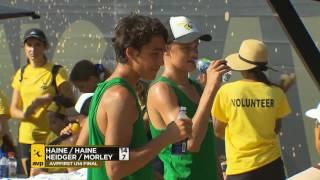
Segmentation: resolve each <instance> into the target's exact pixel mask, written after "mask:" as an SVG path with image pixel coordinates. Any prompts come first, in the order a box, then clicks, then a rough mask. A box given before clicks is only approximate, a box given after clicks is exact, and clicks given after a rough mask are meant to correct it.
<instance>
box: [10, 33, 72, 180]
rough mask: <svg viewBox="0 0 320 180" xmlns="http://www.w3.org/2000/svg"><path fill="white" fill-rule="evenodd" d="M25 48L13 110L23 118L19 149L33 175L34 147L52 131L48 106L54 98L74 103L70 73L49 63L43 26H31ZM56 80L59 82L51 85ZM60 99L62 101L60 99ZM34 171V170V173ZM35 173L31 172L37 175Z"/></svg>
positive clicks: (23, 161)
mask: <svg viewBox="0 0 320 180" xmlns="http://www.w3.org/2000/svg"><path fill="white" fill-rule="evenodd" d="M23 48H24V52H25V55H26V57H27V65H25V66H23V67H22V68H21V69H19V70H18V71H17V72H16V74H15V76H14V79H13V81H12V87H13V94H12V101H11V106H10V113H11V116H12V117H13V118H16V119H19V120H20V126H19V150H20V156H21V161H22V166H23V169H24V172H25V174H26V175H27V176H29V175H30V146H31V144H34V143H40V144H41V143H45V142H46V140H47V137H48V135H49V133H50V128H49V122H48V118H47V108H48V106H49V104H50V103H51V102H53V101H55V102H56V103H58V101H59V100H61V99H62V100H66V101H67V102H68V103H71V104H73V93H72V88H71V84H70V83H69V82H68V81H67V72H66V71H65V70H64V69H63V68H58V71H57V72H56V76H55V78H54V76H53V68H54V67H55V66H54V65H53V64H52V63H50V62H49V60H48V59H47V57H46V55H45V53H44V52H45V51H46V50H47V49H48V48H49V43H48V40H47V38H46V36H45V34H44V32H43V31H41V30H40V29H29V30H27V31H26V32H25V34H24V38H23ZM51 82H55V84H51ZM59 102H60V101H59ZM33 172H34V173H33ZM35 173H36V172H35V171H32V172H31V175H33V174H35Z"/></svg>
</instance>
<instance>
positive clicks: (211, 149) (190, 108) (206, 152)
mask: <svg viewBox="0 0 320 180" xmlns="http://www.w3.org/2000/svg"><path fill="white" fill-rule="evenodd" d="M159 81H160V82H164V83H166V84H168V85H169V86H170V87H171V88H172V89H173V90H174V92H175V94H176V96H177V99H178V103H179V106H185V107H187V115H188V116H189V117H190V118H192V117H193V116H194V114H195V112H196V110H197V108H198V104H195V103H194V102H192V101H191V100H190V99H189V98H188V97H187V96H186V94H185V93H184V92H183V91H182V90H181V89H180V88H179V87H178V86H177V84H176V83H175V82H173V81H171V80H169V79H168V78H166V77H163V76H161V77H159V78H158V79H157V80H156V81H155V82H154V83H156V82H159ZM189 81H190V82H191V83H192V84H193V85H194V86H195V87H196V89H197V91H198V92H199V93H200V94H202V88H201V86H200V85H199V84H198V83H196V82H195V81H193V80H191V79H189ZM150 129H151V134H152V137H153V138H155V137H157V136H159V135H160V134H161V133H162V132H163V131H164V129H156V128H155V127H154V126H153V125H152V124H151V123H150ZM214 137H215V136H214V134H213V126H212V122H209V120H208V130H207V133H206V136H205V138H204V140H203V142H202V145H201V148H200V151H199V152H197V153H191V152H187V153H185V154H183V155H174V154H172V153H171V147H172V145H171V144H170V145H168V146H166V147H165V148H164V149H163V150H162V151H161V152H160V154H159V157H160V159H161V160H162V162H163V164H164V178H165V179H166V180H173V179H174V180H177V179H192V180H198V179H211V180H215V179H217V167H216V152H215V138H214Z"/></svg>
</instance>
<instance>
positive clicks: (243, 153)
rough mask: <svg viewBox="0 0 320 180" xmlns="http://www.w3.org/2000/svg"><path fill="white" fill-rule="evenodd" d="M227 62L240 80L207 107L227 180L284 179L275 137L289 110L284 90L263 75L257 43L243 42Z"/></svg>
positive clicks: (264, 57) (263, 55)
mask: <svg viewBox="0 0 320 180" xmlns="http://www.w3.org/2000/svg"><path fill="white" fill-rule="evenodd" d="M226 61H227V65H228V66H229V67H230V68H231V69H232V70H235V71H240V73H241V75H242V77H243V78H242V79H241V80H238V81H235V82H232V83H227V84H225V85H223V86H222V87H221V88H220V89H219V91H218V93H217V95H216V97H215V100H214V104H213V107H212V116H213V117H214V118H215V119H216V123H215V134H216V135H217V136H218V137H221V138H223V139H225V145H226V157H227V171H226V174H227V179H228V180H239V179H246V180H251V179H252V180H256V179H259V180H263V179H272V180H283V179H285V171H284V167H283V162H282V160H281V156H280V144H279V140H278V137H277V134H278V132H279V130H280V127H281V120H280V119H281V118H283V117H285V116H286V115H288V114H289V113H290V111H291V110H290V107H289V105H288V101H287V98H286V96H285V94H284V92H283V90H282V89H281V88H280V87H278V86H276V85H274V84H273V83H271V82H270V81H269V80H268V78H267V77H266V75H265V74H264V73H263V71H266V70H267V69H269V67H268V66H267V62H268V52H267V47H266V46H265V44H264V43H263V42H261V41H258V40H254V39H248V40H245V41H243V42H242V44H241V46H240V50H239V53H235V54H231V55H229V56H228V57H227V58H226Z"/></svg>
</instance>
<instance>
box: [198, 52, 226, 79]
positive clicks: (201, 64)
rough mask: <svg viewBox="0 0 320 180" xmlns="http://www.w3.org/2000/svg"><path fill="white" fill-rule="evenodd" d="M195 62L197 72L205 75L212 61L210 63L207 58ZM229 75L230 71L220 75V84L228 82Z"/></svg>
mask: <svg viewBox="0 0 320 180" xmlns="http://www.w3.org/2000/svg"><path fill="white" fill-rule="evenodd" d="M195 62H196V67H197V70H198V71H200V72H201V73H206V72H207V69H208V67H209V65H210V64H211V62H212V61H210V60H209V59H207V58H200V59H196V60H195ZM231 75H232V74H231V71H229V72H226V73H224V74H223V75H222V82H227V81H229V79H230V78H231Z"/></svg>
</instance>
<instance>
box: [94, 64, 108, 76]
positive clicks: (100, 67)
mask: <svg viewBox="0 0 320 180" xmlns="http://www.w3.org/2000/svg"><path fill="white" fill-rule="evenodd" d="M94 68H95V69H96V72H97V73H98V74H101V73H103V72H105V69H104V67H103V65H102V64H95V65H94Z"/></svg>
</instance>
